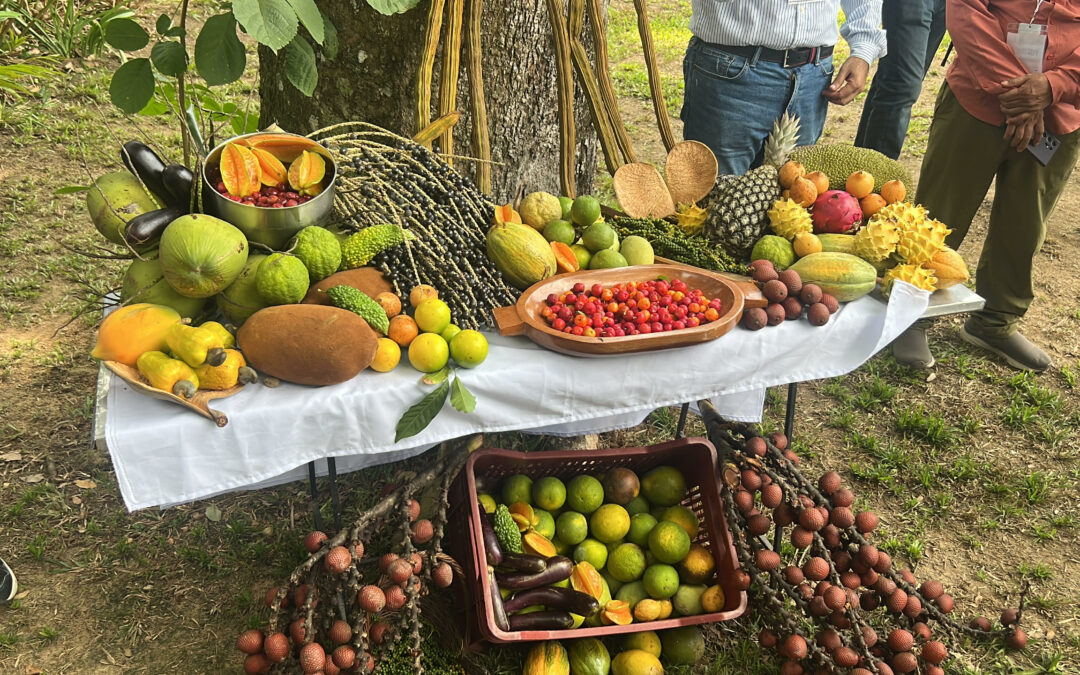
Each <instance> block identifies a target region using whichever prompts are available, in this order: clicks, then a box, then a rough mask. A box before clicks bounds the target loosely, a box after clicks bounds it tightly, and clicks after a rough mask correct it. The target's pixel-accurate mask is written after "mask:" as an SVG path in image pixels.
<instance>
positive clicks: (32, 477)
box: [22, 473, 45, 483]
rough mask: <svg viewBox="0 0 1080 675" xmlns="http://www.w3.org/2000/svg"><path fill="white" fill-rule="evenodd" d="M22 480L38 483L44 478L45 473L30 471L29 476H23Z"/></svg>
mask: <svg viewBox="0 0 1080 675" xmlns="http://www.w3.org/2000/svg"><path fill="white" fill-rule="evenodd" d="M22 480H23V482H24V483H40V482H41V481H43V480H45V474H42V473H32V474H30V475H29V476H23V477H22Z"/></svg>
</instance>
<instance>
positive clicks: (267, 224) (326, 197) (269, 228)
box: [202, 132, 337, 250]
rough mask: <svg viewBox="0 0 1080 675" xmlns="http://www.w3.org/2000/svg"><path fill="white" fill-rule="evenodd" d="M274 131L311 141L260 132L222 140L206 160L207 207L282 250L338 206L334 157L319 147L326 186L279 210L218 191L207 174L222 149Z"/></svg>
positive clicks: (251, 236) (257, 239)
mask: <svg viewBox="0 0 1080 675" xmlns="http://www.w3.org/2000/svg"><path fill="white" fill-rule="evenodd" d="M270 134H272V135H277V136H292V137H294V138H297V139H302V140H303V141H304V142H311V141H310V139H308V138H305V137H304V136H298V135H296V134H289V133H284V132H256V133H254V134H245V135H243V136H236V137H234V138H230V139H229V140H227V141H225V142H223V143H221V144H220V145H218V146H217V147H216V148H214V149H213V150H211V151H210V154H208V155H207V156H206V160H205V161H204V162H203V166H202V185H203V207H204V208H205V209H206V211H207V213H209V214H210V215H213V216H217V217H218V218H221V219H222V220H224V221H227V222H229V223H232V224H233V225H235V226H236V227H238V228H240V231H241V232H243V233H244V234H245V235H247V238H248V239H249V240H250V241H253V242H257V243H260V244H263V245H265V246H269V247H270V248H273V249H276V250H281V249H283V248H285V246H286V245H287V244H288V243H289V240H290V239H292V237H293V235H295V234H296V233H297V232H299V231H300V230H302V229H303V228H305V227H308V226H310V225H322V224H324V223H325V222H326V221H327V220H329V219H330V215H331V212H332V211H333V207H334V184H335V183H336V181H337V166H336V165H335V164H334V160H333V159H332V158H331V157H330V153H329V152H327V151H326V149H325V148H323V147H322V146H319V148H320V149H321V150H322V152H321V153H320V154H322V155H323V157H324V158H325V159H326V176H327V179H328V180H327V183H326V188H325V189H324V190H323V191H322V192H320V193H319V194H318V195H316V196H315V197H313V198H312V199H311V200H309V201H306V202H304V203H303V204H298V205H296V206H286V207H282V208H276V209H275V208H265V207H262V206H252V205H250V204H240V203H238V202H234V201H232V200H230V199H227V198H226V197H225V196H224V195H222V194H221V193H219V192H218V191H217V190H215V189H214V186H213V185H211V184H210V178H209V177H208V176H207V169H208V167H211V166H217V165H218V162H220V161H221V151H222V150H223V149H224V148H225V146H226V145H227V144H229V143H232V142H235V141H236V140H238V139H241V138H248V137H250V136H264V135H270ZM283 161H284V160H283ZM285 164H286V165H288V162H285Z"/></svg>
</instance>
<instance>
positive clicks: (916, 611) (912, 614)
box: [904, 595, 922, 619]
mask: <svg viewBox="0 0 1080 675" xmlns="http://www.w3.org/2000/svg"><path fill="white" fill-rule="evenodd" d="M920 614H922V600H919V596H917V595H912V596H911V597H909V598H908V599H907V604H906V605H904V616H906V617H907V618H909V619H917V618H919V615H920Z"/></svg>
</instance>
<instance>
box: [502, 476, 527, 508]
mask: <svg viewBox="0 0 1080 675" xmlns="http://www.w3.org/2000/svg"><path fill="white" fill-rule="evenodd" d="M500 496H501V497H502V503H503V504H506V505H507V506H509V505H510V504H514V503H515V502H524V503H526V504H528V503H530V500H531V499H532V478H529V477H528V476H526V475H525V474H523V473H517V474H514V475H513V476H508V477H506V478H504V479H503V482H502V491H501V492H500Z"/></svg>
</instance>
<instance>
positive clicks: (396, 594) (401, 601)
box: [386, 586, 405, 609]
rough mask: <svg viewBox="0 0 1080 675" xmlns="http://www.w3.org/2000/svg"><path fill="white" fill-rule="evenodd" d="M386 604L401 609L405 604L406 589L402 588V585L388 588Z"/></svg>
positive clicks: (391, 607)
mask: <svg viewBox="0 0 1080 675" xmlns="http://www.w3.org/2000/svg"><path fill="white" fill-rule="evenodd" d="M386 606H387V607H388V608H390V609H401V608H402V607H404V606H405V591H403V590H401V586H391V587H390V588H388V589H386Z"/></svg>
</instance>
